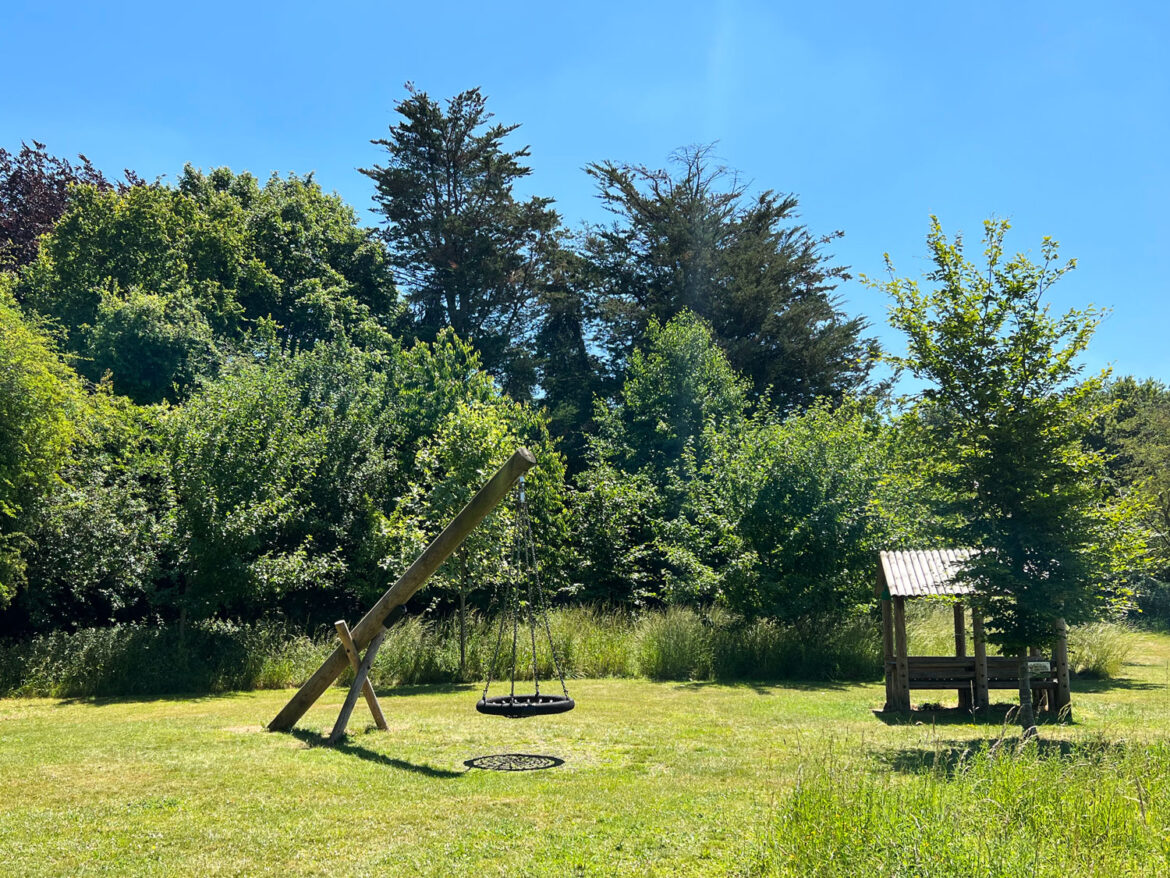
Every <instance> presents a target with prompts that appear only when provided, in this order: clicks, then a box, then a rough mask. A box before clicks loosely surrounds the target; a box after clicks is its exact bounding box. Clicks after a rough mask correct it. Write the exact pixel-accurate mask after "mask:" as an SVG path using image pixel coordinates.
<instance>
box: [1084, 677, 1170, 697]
mask: <svg viewBox="0 0 1170 878" xmlns="http://www.w3.org/2000/svg"><path fill="white" fill-rule="evenodd" d="M1069 685H1070V687H1071V688H1072V691H1073V692H1088V693H1096V692H1112V691H1114V690H1116V689H1128V690H1130V691H1133V692H1148V691H1149V690H1151V689H1165V688H1166V684H1165V683H1148V682H1146V681H1144V680H1133V679H1131V678H1129V677H1112V678H1111V677H1073V678H1072V679H1071V680H1069Z"/></svg>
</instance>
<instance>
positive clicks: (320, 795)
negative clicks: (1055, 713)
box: [0, 635, 1170, 876]
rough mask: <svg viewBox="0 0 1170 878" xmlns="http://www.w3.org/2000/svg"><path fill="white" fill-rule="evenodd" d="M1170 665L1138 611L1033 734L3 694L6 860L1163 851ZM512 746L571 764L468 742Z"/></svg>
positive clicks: (632, 700) (967, 870)
mask: <svg viewBox="0 0 1170 878" xmlns="http://www.w3.org/2000/svg"><path fill="white" fill-rule="evenodd" d="M1168 684H1170V637H1164V636H1155V635H1145V636H1143V638H1142V641H1141V644H1140V648H1139V650H1138V652H1137V653H1136V659H1135V660H1134V661H1132V662H1131V663H1130V664H1128V665H1127V666H1126V667H1125V668H1124V674H1123V677H1122V678H1120V679H1118V680H1113V681H1105V682H1094V681H1081V682H1078V683H1076V684H1075V685H1074V709H1075V718H1076V723H1075V724H1073V725H1069V726H1055V725H1047V726H1044V727H1042V729H1041V738H1042V743H1041V745H1040V746H1039V747H1031V748H1029V749H1028V750H1026V751H1024V752H1023V753H1018V754H1017V753H1016V740H1015V738H1016V731H1015V730H1014V729H1013V728H1011V727H1008V730H1007V734H1008V738H1009V739H1008V740H1003V741H1000V740H999V739H1000V738H1001V730H1002V724H1001V723H1000V722H989V723H983V724H979V725H975V724H972V723H971V722H970V721H969V720H966V721H956V718H954V717H953V716H945V715H944V716H940V717H933V718H932V717H931V715H929V714H922V715H920V716H917V717H915V718H914V719H912V720H911V721H910V722H908V723H907V722H900V723H891V722H889V721H883V719H882V718H879V717H878V716H875V714H874V713H873V709H874V708H876V707H879V706H880V703H881V700H882V687H881V684H866V685H853V684H840V685H833V684H812V685H799V684H778V685H762V686H761V685H747V684H743V685H720V684H710V683H703V684H686V683H653V682H647V681H639V680H578V681H573V682H571V692H572V694H573V695H574V697H575V698H576V699H577V701H578V705H579V706H578V708H577V709H576V710H575V711H573V712H572V713H569V714H565V715H562V716H556V717H549V718H545V719H532V720H519V721H514V720H504V719H495V718H490V717H484V716H481V715H479V714H477V713H476V712H475V710H474V702H475V700H476V698H477V697H478V692H477V691H476V689H475V688H474V687H470V686H451V687H417V688H408V689H399V690H391V691H385V692H382V693H380V694H381V696H382V703H383V707H384V709H385V711H386V714H387V717H388V720H389V722H390V726H391V728H390V731H389V733H385V732H379V731H376V730H372V727H367V722H368V715H363V714H362V713H360V711H362V710H364V704H362V703H361V702H359V705H358V710H359V712H355V722H354V723H353V724H352V727H351V735H350V737H349V738H348V739H347V742H346V743H345V744H344V745H343V746H341V747H338V748H336V749H333V748H328V747H324V746H320V741H321V735H322V733H324V732H327V730H328V728H329V727H330V726H331V724H332V721H333V719H334V717H335V715H336V711H337V709H338V706H339V705H340V702H341V700H342V698H343V695H344V692H343V690H341V689H332V690H330V692H329V693H328V694H327V695H326V696H325V698H323V699H322V701H321V702H320V703H319V704H318V705H317V706H316V707H315V708H314V709H313V710H312V711H311V712H310V713H309V714H308V715H307V716H306V717H305V719H304V720H302V722H301V724H300V726H299V727H298V729H297V731H296V732H295V733H294V734H274V733H268V732H265V731H263V730H262V728H263V726H264V724H265V723H266V722H267V721H268V720H269V719H271V717H272V716H273V715H275V713H276V712H277V711H278V710H279V708H280V707H281V706H282V705H283V703H284V701H285V700H286V699H287V698H288V696H289V695H290V694H291V692H289V691H268V692H249V693H240V694H231V695H225V696H218V697H204V698H164V699H157V700H123V699H114V700H64V701H62V700H53V699H8V700H3V701H0V790H2V791H3V796H2V797H0V861H2V865H0V872H3V873H4V874H14V875H41V874H45V875H49V874H51V875H77V874H115V875H125V874H197V875H218V874H226V875H282V874H294V875H375V874H403V875H406V874H436V875H439V874H442V875H450V874H486V875H496V874H507V875H518V874H574V873H578V874H614V873H622V874H625V873H631V874H660V875H676V874H703V875H708V874H725V873H729V874H759V873H764V874H769V873H776V874H794V875H796V874H802V875H803V874H839V875H848V874H857V873H864V872H865V871H869V872H870V873H871V874H873V875H875V876H876V875H895V874H900V875H935V874H955V875H972V874H1004V875H1008V874H1012V875H1020V874H1038V875H1069V874H1100V875H1112V874H1149V875H1157V874H1167V871H1168V869H1170V804H1168V803H1167V800H1168V799H1170V738H1168V737H1167V730H1168V729H1170V688H1168ZM1009 695H1010V693H1005V694H1004V695H1003V696H1002V697H1004V698H1005V699H1006V698H1007V697H1009ZM918 697H920V698H922V699H923V700H927V699H929V700H943V699H948V700H951V701H953V695H950V696H948V695H947V694H946V693H937V694H936V693H922V694H920V695H919V696H918ZM932 719H934V720H935V721H932ZM997 742H998V743H997ZM989 751H990V755H988V754H989ZM509 752H521V753H534V754H549V755H554V756H557V757H560V758H562V759H564V764H563V765H561V766H559V767H556V768H553V769H549V770H545V771H532V772H511V773H503V772H490V771H483V770H478V769H468V768H467V767H465V765H464V761H465V760H468V759H471V758H473V757H478V756H483V755H489V754H497V753H509Z"/></svg>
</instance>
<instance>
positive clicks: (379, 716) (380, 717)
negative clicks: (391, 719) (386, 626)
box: [333, 619, 387, 731]
mask: <svg viewBox="0 0 1170 878" xmlns="http://www.w3.org/2000/svg"><path fill="white" fill-rule="evenodd" d="M333 627H335V628H336V629H337V636H338V637H339V638H341V645H342V646H343V647H345V654H346V655H347V656H348V657H349V665H350V667H352V668H353V672H354V674H355V675H356V674H357V673H358V670H359V668H360V667H361V661H360V660H359V659H358V652H357V647H356V646H354V645H353V638H352V637H351V636H350V634H349V626H348V625H346V624H345V620H344V619H338V620H337V622H335V623H334V625H333ZM362 695H364V696H365V698H366V704H367V705H368V706H369V708H370V713H371V714H372V715H373V717H374V723H375V724H376V725H377V726H378V728H380V729H381V730H382V731H386V729H387V726H386V717H385V715H384V714H383V713H382V705H380V704H379V703H378V696H377V694H376V693H375V692H374V686H373V684H372V683H371V682H370V678H369V677H366V679H365V682H363V683H362Z"/></svg>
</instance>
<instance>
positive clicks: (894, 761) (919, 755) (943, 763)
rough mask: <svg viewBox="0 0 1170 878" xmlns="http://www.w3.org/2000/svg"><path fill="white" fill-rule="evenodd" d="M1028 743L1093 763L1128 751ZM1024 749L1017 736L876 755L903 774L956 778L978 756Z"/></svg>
mask: <svg viewBox="0 0 1170 878" xmlns="http://www.w3.org/2000/svg"><path fill="white" fill-rule="evenodd" d="M1024 746H1025V747H1026V748H1027V750H1032V748H1035V749H1034V751H1033V752H1034V754H1035V755H1036V756H1037V757H1038V758H1040V759H1072V758H1075V759H1078V760H1086V761H1090V762H1093V763H1101V762H1105V761H1106V760H1108V759H1110V758H1113V757H1115V756H1117V755H1118V754H1121V753H1123V752H1124V750H1125V745H1124V744H1120V743H1102V742H1094V743H1077V742H1073V741H1051V740H1047V739H1045V738H1042V737H1037V738H1033V739H1032V740H1031V741H1029V742H1028V743H1027V744H1026V745H1024ZM1020 749H1021V742H1020V738H1019V737H1018V736H1013V737H1010V738H1008V737H1001V738H996V739H994V740H992V739H987V740H982V741H940V742H939V743H938V745H937V746H935V747H934V748H926V747H907V748H903V749H899V750H886V751H881V752H876V753H874V754H873V758H874V759H875V760H876V761H877V762H879V763H880V764H881V765H883V766H884V767H886V768H888V769H890V770H892V771H896V772H899V773H901V774H938V775H942V776H943V777H946V778H952V777H954V776H955V774H956V773H957V772H958V770H959V769H960V767H962V766H963V765H964V764H966V763H969V762H970V761H971V760H972V759H974V758H976V757H978V756H981V755H984V754H986V755H988V756H995V755H999V754H1002V755H1003V756H1005V757H1008V758H1011V757H1012V756H1014V755H1015V754H1016V753H1018V752H1019V751H1020ZM1027 750H1025V752H1027Z"/></svg>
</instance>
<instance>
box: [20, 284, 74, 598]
mask: <svg viewBox="0 0 1170 878" xmlns="http://www.w3.org/2000/svg"><path fill="white" fill-rule="evenodd" d="M10 287H11V282H10V276H9V275H5V274H2V273H0V608H2V607H3V606H4V605H6V604H7V603H8V602H9V601H10V600H11V599H12V596H13V595H14V594H15V593H16V590H17V589H18V587H19V586H20V585H21V584H23V582H24V570H25V566H26V559H25V552H26V550H27V549H28V547H29V538H28V535H27V533H26V531H27V528H28V523H27V515H26V513H27V509H28V507H29V506H30V504H31V503H32V502H34V501H35V500H36V499H37V498H38V497H39V496H40V495H41V494H43V493H45V492H46V491H47V490H48V489H49V487H50V486H51V484H52V483H53V481H54V480H55V479H56V478H57V473H58V471H59V469H60V468H61V466H62V465H63V464H64V463H65V461H66V459H67V457H68V454H69V451H70V448H71V446H72V444H73V441H74V438H75V436H76V432H77V426H76V414H77V410H78V409H79V408H80V406H81V402H80V400H81V396H82V391H81V383H80V382H79V381H78V380H77V376H76V375H74V374H73V372H72V370H70V369H69V367H68V366H66V365H65V364H63V363H62V362H61V360H60V359H59V358H58V356H57V352H56V351H55V350H54V349H53V345H52V343H51V342H50V341H49V339H48V338H47V337H46V336H45V335H44V333H43V332H41V331H40V330H39V329H38V328H37V327H36V326H35V325H33V324H31V323H30V322H29V321H27V320H26V319H25V317H24V315H23V314H22V313H21V311H20V308H19V307H18V306H17V304H16V302H15V301H14V300H13V298H12V293H11V289H10Z"/></svg>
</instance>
